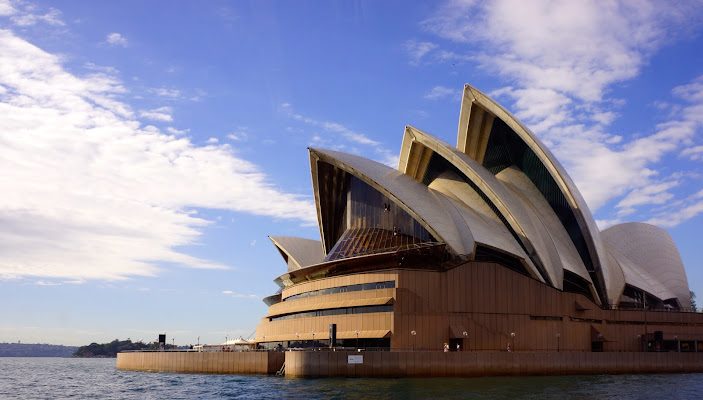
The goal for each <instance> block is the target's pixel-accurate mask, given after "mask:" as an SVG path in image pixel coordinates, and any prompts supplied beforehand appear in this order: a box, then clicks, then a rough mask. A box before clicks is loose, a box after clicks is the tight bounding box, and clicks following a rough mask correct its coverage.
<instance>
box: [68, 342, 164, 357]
mask: <svg viewBox="0 0 703 400" xmlns="http://www.w3.org/2000/svg"><path fill="white" fill-rule="evenodd" d="M157 346H158V344H156V343H150V344H145V343H142V342H137V343H132V341H131V340H129V339H127V340H122V341H120V340H119V339H115V340H113V341H112V342H110V343H103V344H97V343H91V344H89V345H87V346H81V347H79V348H78V350H76V351H75V352H74V353H73V356H74V357H117V353H119V352H121V351H128V350H145V349H155V348H156V347H157Z"/></svg>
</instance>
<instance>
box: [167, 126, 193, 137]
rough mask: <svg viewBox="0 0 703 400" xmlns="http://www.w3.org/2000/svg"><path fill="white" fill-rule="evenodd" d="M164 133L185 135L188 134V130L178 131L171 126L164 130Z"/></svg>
mask: <svg viewBox="0 0 703 400" xmlns="http://www.w3.org/2000/svg"><path fill="white" fill-rule="evenodd" d="M166 132H168V133H170V134H172V135H185V134H186V133H188V132H190V129H181V130H178V129H176V128H174V127H172V126H169V127H168V128H166Z"/></svg>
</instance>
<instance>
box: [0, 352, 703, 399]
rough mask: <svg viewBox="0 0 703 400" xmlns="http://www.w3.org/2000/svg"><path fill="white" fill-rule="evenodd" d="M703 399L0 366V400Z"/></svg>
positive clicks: (610, 384)
mask: <svg viewBox="0 0 703 400" xmlns="http://www.w3.org/2000/svg"><path fill="white" fill-rule="evenodd" d="M349 398H351V399H359V400H362V399H383V400H393V399H439V398H442V399H598V400H605V399H657V400H659V399H701V398H703V374H675V375H668V374H667V375H664V374H662V375H615V376H613V375H597V376H560V377H527V378H521V377H506V378H440V379H292V378H281V377H273V376H254V375H188V374H171V373H151V372H132V371H118V370H117V369H116V368H115V359H67V358H0V399H3V400H4V399H305V400H315V399H349Z"/></svg>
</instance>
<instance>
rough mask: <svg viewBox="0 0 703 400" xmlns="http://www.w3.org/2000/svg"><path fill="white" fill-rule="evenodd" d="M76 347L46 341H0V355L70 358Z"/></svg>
mask: <svg viewBox="0 0 703 400" xmlns="http://www.w3.org/2000/svg"><path fill="white" fill-rule="evenodd" d="M78 348H79V347H78V346H64V345H60V344H46V343H0V357H56V358H70V357H73V353H74V352H75V351H76V350H78Z"/></svg>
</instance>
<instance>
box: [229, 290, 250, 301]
mask: <svg viewBox="0 0 703 400" xmlns="http://www.w3.org/2000/svg"><path fill="white" fill-rule="evenodd" d="M222 294H226V295H228V296H230V297H234V298H239V299H256V298H258V297H259V296H257V295H255V294H241V293H235V292H234V291H232V290H223V291H222Z"/></svg>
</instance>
